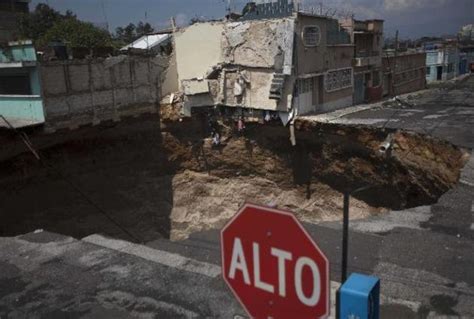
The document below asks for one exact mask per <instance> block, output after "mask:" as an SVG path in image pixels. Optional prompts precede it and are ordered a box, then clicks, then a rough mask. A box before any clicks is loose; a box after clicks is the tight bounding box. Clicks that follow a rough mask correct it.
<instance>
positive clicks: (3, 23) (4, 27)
mask: <svg viewBox="0 0 474 319" xmlns="http://www.w3.org/2000/svg"><path fill="white" fill-rule="evenodd" d="M29 3H30V0H0V43H6V42H8V41H13V40H17V37H18V15H19V14H22V13H28V12H29Z"/></svg>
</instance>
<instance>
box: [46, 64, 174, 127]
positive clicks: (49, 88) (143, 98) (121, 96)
mask: <svg viewBox="0 0 474 319" xmlns="http://www.w3.org/2000/svg"><path fill="white" fill-rule="evenodd" d="M168 62H169V61H168V57H161V56H158V57H155V58H152V57H128V56H118V57H112V58H107V59H96V60H72V61H52V62H42V63H41V65H40V70H41V81H42V88H43V98H44V107H45V113H46V123H47V125H48V126H49V127H51V128H61V127H70V128H75V127H77V126H81V125H86V124H97V123H99V122H100V121H105V120H119V119H120V117H121V116H127V115H135V114H140V113H146V112H156V111H157V110H156V105H157V102H158V101H159V99H160V96H161V91H160V90H161V81H162V73H163V71H164V70H166V69H167V66H168Z"/></svg>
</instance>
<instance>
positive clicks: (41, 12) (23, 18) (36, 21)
mask: <svg viewBox="0 0 474 319" xmlns="http://www.w3.org/2000/svg"><path fill="white" fill-rule="evenodd" d="M66 14H67V15H69V16H70V17H74V18H76V16H75V15H74V14H73V13H72V12H71V11H68V12H66ZM63 18H64V16H63V15H61V13H60V12H58V11H56V10H54V9H53V8H51V7H50V6H48V5H47V4H44V3H40V4H38V5H37V6H36V8H35V10H34V11H33V12H31V13H25V14H21V15H20V18H19V30H20V33H21V35H22V37H23V38H27V39H31V40H33V41H36V40H38V39H39V38H40V37H41V36H42V35H43V34H45V33H46V32H48V30H49V29H51V28H52V27H53V26H54V25H55V24H56V23H57V22H59V21H61V20H62V19H63Z"/></svg>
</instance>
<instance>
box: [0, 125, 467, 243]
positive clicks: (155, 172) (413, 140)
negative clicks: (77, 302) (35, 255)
mask: <svg viewBox="0 0 474 319" xmlns="http://www.w3.org/2000/svg"><path fill="white" fill-rule="evenodd" d="M220 123H221V130H222V145H221V146H220V147H217V148H213V147H212V146H211V141H210V139H209V130H208V127H207V125H206V119H205V117H195V118H192V119H185V120H184V121H161V122H160V120H159V118H158V117H157V116H156V117H151V116H147V117H142V118H138V119H128V120H126V121H122V122H120V123H106V124H103V125H101V126H96V127H84V128H81V129H79V130H76V131H70V132H69V131H68V132H58V133H55V134H50V135H44V134H37V135H34V134H33V135H32V142H33V144H34V145H35V146H36V147H37V148H38V149H39V152H40V155H41V157H42V159H43V161H44V163H46V165H43V164H41V163H39V162H38V161H37V160H36V159H35V158H34V157H33V156H32V155H31V153H28V152H26V151H25V150H23V151H21V152H18V151H16V152H17V153H15V154H14V155H11V156H8V154H7V153H8V152H9V151H12V150H18V149H21V142H20V141H19V139H18V137H17V136H15V135H13V134H9V133H8V134H5V132H3V133H2V144H3V145H4V146H5V148H3V149H4V153H3V154H2V161H1V165H0V212H1V215H2V223H1V226H0V236H15V235H19V234H24V233H27V232H31V231H34V230H36V229H44V230H48V231H51V232H56V233H61V234H64V235H70V236H73V237H75V238H82V237H85V236H88V235H90V234H94V233H101V234H104V235H107V236H111V237H115V238H123V239H126V240H132V241H140V242H149V241H152V240H155V239H157V238H162V237H165V238H171V239H173V240H180V239H184V238H186V237H187V236H189V234H191V233H192V232H195V231H201V230H206V229H211V228H220V227H222V226H223V225H224V224H225V222H226V221H227V220H229V219H230V218H231V217H232V216H233V214H235V212H237V210H238V208H239V207H240V206H241V205H242V204H243V203H244V202H245V201H250V202H254V203H258V204H270V205H276V206H278V207H280V208H285V209H289V210H291V211H293V212H295V214H296V215H297V216H298V217H299V218H300V219H301V220H303V221H306V222H312V223H317V222H320V221H330V220H340V219H341V215H342V194H343V193H344V192H349V193H353V200H352V201H351V218H364V217H369V216H371V215H377V214H381V213H384V212H385V211H387V210H389V209H392V210H401V209H405V208H410V207H417V206H422V205H428V204H433V203H436V202H437V200H438V199H439V197H440V196H441V195H442V194H444V193H445V192H447V191H448V190H449V189H451V188H452V187H453V186H454V185H455V184H456V183H457V182H458V180H459V176H460V170H461V168H462V167H463V166H464V164H465V161H466V154H465V152H464V151H463V150H461V149H459V148H457V147H455V146H453V145H451V144H449V143H447V142H443V141H439V140H436V139H433V138H431V137H428V136H425V135H420V134H415V133H411V132H405V131H396V130H386V129H376V128H370V127H363V126H344V125H332V124H319V123H314V122H308V121H302V120H298V121H296V123H295V128H296V140H297V144H296V146H292V145H291V143H290V140H289V130H288V128H287V127H283V126H281V123H280V124H277V123H275V124H266V125H263V124H258V123H248V124H247V128H246V132H245V134H243V136H240V135H239V134H236V133H235V132H234V131H233V127H234V123H233V122H232V121H231V120H228V121H222V122H220ZM12 152H13V151H12ZM13 153H14V152H13ZM13 153H12V154H13ZM106 215H107V216H108V217H107V216H106ZM110 217H112V219H113V220H114V221H115V222H116V223H118V224H119V225H120V227H118V226H117V225H116V223H114V222H111V219H110ZM124 229H126V232H124ZM130 234H131V235H132V236H130Z"/></svg>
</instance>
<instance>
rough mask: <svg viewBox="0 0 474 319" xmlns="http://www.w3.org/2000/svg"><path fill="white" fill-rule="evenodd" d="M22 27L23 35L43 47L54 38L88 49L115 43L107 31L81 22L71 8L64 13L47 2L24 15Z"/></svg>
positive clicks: (54, 39)
mask: <svg viewBox="0 0 474 319" xmlns="http://www.w3.org/2000/svg"><path fill="white" fill-rule="evenodd" d="M19 29H20V32H21V34H22V37H23V38H27V39H31V40H33V41H34V42H35V44H36V45H37V46H39V47H41V46H46V45H48V43H50V42H52V41H61V42H66V43H68V44H69V45H71V46H75V47H87V48H94V47H104V46H110V45H111V44H112V41H111V37H110V34H109V33H108V32H107V31H105V30H102V29H100V28H98V27H96V26H94V25H93V24H91V23H87V22H83V21H80V20H79V19H78V18H77V16H76V14H74V12H72V11H71V10H67V11H66V13H65V14H61V13H60V12H58V11H56V10H54V9H53V8H51V7H50V6H48V5H47V4H44V3H40V4H38V5H37V6H36V8H35V10H34V11H33V12H31V13H28V14H23V15H22V16H21V17H20V19H19Z"/></svg>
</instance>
